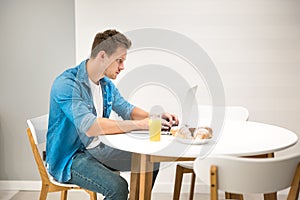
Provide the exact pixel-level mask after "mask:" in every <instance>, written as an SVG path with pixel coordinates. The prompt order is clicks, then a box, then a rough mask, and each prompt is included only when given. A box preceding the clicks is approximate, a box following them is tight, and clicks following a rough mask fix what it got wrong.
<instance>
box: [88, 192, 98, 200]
mask: <svg viewBox="0 0 300 200" xmlns="http://www.w3.org/2000/svg"><path fill="white" fill-rule="evenodd" d="M90 200H97V193H96V192H90Z"/></svg>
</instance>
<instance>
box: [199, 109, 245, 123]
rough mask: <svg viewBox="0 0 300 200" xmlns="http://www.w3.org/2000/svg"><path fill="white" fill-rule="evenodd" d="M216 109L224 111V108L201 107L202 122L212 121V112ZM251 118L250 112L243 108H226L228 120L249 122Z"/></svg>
mask: <svg viewBox="0 0 300 200" xmlns="http://www.w3.org/2000/svg"><path fill="white" fill-rule="evenodd" d="M213 108H214V109H224V107H219V106H216V107H213V106H210V105H199V106H198V112H199V117H200V120H211V119H212V112H213ZM248 118H249V111H248V110H247V109H246V108H245V107H242V106H226V107H225V119H227V120H242V121H247V120H248Z"/></svg>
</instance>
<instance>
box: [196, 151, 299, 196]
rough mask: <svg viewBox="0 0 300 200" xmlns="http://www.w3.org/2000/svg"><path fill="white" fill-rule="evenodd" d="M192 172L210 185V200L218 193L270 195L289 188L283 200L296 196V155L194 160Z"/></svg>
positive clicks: (297, 179) (213, 157)
mask: <svg viewBox="0 0 300 200" xmlns="http://www.w3.org/2000/svg"><path fill="white" fill-rule="evenodd" d="M194 171H195V173H196V176H198V177H199V178H200V179H201V180H202V181H203V182H204V183H206V184H208V185H210V192H211V193H210V196H211V198H210V199H211V200H218V190H222V191H228V192H232V193H264V194H270V193H274V192H277V191H280V190H283V189H286V188H289V187H290V190H289V194H288V198H287V200H297V199H298V196H299V185H300V154H295V155H289V156H284V157H277V158H266V159H260V158H242V157H233V156H232V157H231V156H208V157H206V158H204V159H201V158H197V159H196V160H195V162H194ZM275 199H276V197H275Z"/></svg>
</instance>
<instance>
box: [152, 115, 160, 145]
mask: <svg viewBox="0 0 300 200" xmlns="http://www.w3.org/2000/svg"><path fill="white" fill-rule="evenodd" d="M149 132H150V141H152V142H157V141H160V134H161V121H160V118H154V119H150V120H149Z"/></svg>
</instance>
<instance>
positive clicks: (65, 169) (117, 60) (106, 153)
mask: <svg viewBox="0 0 300 200" xmlns="http://www.w3.org/2000/svg"><path fill="white" fill-rule="evenodd" d="M130 46H131V42H130V40H129V39H127V38H126V37H125V36H124V35H123V34H121V33H119V32H118V31H116V30H106V31H104V32H102V33H98V34H97V35H96V37H95V39H94V42H93V46H92V51H91V56H90V58H89V59H88V60H85V61H83V62H82V63H80V64H79V65H78V66H76V67H75V68H71V69H68V70H66V71H65V72H63V73H62V74H61V75H59V76H58V77H57V78H56V79H55V81H54V83H53V85H52V89H51V94H50V112H49V126H48V133H47V145H46V152H47V156H46V163H47V168H48V171H49V173H50V174H51V175H52V176H53V177H54V178H55V179H56V180H57V181H59V182H69V183H74V184H77V185H79V186H81V187H82V188H86V189H89V190H92V191H95V192H98V193H101V194H103V195H104V196H105V199H108V200H109V199H115V200H122V199H127V198H128V184H127V182H126V181H125V180H124V179H123V178H122V177H121V176H119V175H117V174H115V173H113V170H119V171H129V170H130V165H131V153H130V152H124V151H121V150H117V149H114V148H111V147H109V146H107V145H105V144H103V143H101V142H100V140H99V138H98V136H99V135H105V134H116V133H125V132H128V131H132V130H138V129H148V112H146V111H144V110H142V109H140V108H138V107H135V106H133V105H132V104H130V103H129V102H127V101H126V100H125V99H124V98H123V97H122V96H121V94H120V93H119V91H118V89H117V88H116V87H115V85H114V84H113V83H112V82H111V80H110V79H116V78H117V76H118V74H119V73H120V72H121V71H122V70H123V69H124V61H125V60H126V55H127V49H129V48H130ZM112 110H114V111H115V112H116V113H117V114H118V115H120V116H121V117H122V118H123V119H124V120H122V121H117V120H111V119H109V115H110V113H111V111H112ZM163 118H164V119H166V120H165V121H164V122H163V123H164V124H163V125H164V126H169V127H171V126H172V123H175V124H178V118H177V117H176V116H175V115H172V114H169V113H164V114H163ZM120 163H121V164H120ZM154 168H156V170H157V171H156V173H154V179H153V180H155V178H156V175H157V172H158V168H159V164H158V163H157V164H156V165H155V166H154Z"/></svg>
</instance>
